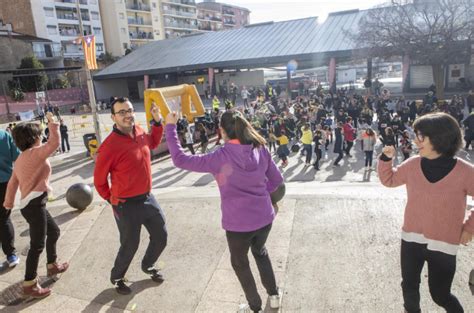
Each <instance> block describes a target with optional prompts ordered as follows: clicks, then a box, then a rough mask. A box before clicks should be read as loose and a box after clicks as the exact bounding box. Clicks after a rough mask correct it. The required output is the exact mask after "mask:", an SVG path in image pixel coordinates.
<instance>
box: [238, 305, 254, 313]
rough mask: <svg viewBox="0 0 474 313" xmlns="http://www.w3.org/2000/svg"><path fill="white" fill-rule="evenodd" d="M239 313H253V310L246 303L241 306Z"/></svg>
mask: <svg viewBox="0 0 474 313" xmlns="http://www.w3.org/2000/svg"><path fill="white" fill-rule="evenodd" d="M237 313H252V310H250V306H249V305H248V304H245V303H241V304H239V310H238V311H237Z"/></svg>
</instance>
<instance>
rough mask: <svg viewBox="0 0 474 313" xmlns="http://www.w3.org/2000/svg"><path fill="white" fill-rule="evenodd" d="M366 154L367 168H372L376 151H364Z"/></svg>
mask: <svg viewBox="0 0 474 313" xmlns="http://www.w3.org/2000/svg"><path fill="white" fill-rule="evenodd" d="M364 153H365V166H372V159H373V156H374V151H364Z"/></svg>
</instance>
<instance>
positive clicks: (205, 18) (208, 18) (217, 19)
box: [197, 15, 222, 23]
mask: <svg viewBox="0 0 474 313" xmlns="http://www.w3.org/2000/svg"><path fill="white" fill-rule="evenodd" d="M197 18H198V19H199V20H203V21H209V22H215V23H222V18H220V17H217V16H209V15H206V16H204V15H198V17H197Z"/></svg>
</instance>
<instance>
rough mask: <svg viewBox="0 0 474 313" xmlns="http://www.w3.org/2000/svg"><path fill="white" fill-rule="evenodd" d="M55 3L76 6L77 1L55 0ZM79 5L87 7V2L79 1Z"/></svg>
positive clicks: (85, 0) (84, 0)
mask: <svg viewBox="0 0 474 313" xmlns="http://www.w3.org/2000/svg"><path fill="white" fill-rule="evenodd" d="M54 2H58V3H71V4H76V3H77V0H54ZM79 4H86V5H87V0H79Z"/></svg>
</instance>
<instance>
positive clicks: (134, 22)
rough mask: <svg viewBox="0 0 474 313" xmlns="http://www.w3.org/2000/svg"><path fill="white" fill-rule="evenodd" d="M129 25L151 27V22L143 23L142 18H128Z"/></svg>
mask: <svg viewBox="0 0 474 313" xmlns="http://www.w3.org/2000/svg"><path fill="white" fill-rule="evenodd" d="M128 24H129V25H144V26H152V23H151V21H145V20H144V19H143V18H130V17H129V18H128Z"/></svg>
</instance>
